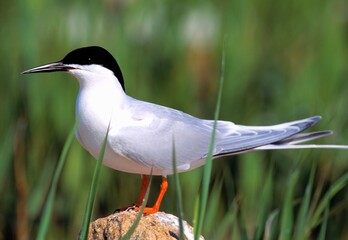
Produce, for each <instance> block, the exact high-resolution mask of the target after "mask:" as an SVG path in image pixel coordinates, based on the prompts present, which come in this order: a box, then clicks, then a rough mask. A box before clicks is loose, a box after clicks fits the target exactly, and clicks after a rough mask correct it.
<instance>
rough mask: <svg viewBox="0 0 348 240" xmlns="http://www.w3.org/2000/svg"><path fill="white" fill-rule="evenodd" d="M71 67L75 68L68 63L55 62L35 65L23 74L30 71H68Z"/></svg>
mask: <svg viewBox="0 0 348 240" xmlns="http://www.w3.org/2000/svg"><path fill="white" fill-rule="evenodd" d="M71 69H75V68H74V67H72V66H69V65H66V64H64V63H62V62H54V63H49V64H46V65H42V66H39V67H35V68H32V69H29V70H26V71H24V72H22V74H28V73H42V72H67V71H69V70H71Z"/></svg>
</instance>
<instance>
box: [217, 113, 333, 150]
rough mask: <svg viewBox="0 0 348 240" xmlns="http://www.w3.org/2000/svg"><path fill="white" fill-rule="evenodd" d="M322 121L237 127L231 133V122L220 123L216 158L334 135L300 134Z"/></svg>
mask: <svg viewBox="0 0 348 240" xmlns="http://www.w3.org/2000/svg"><path fill="white" fill-rule="evenodd" d="M320 119H321V117H320V116H315V117H311V118H306V119H303V120H298V121H293V122H287V123H282V124H278V125H273V126H262V127H255V126H242V125H235V126H237V129H236V130H235V131H234V132H231V133H229V130H228V129H230V128H231V127H230V126H229V125H230V123H229V122H219V123H220V126H219V127H218V130H219V132H220V134H219V135H218V136H217V139H216V152H215V156H219V155H229V154H236V153H240V152H245V151H248V150H252V149H255V148H258V147H260V146H265V145H269V144H273V145H290V144H297V143H301V142H306V141H310V140H313V139H316V138H320V137H323V136H326V135H330V134H332V132H331V131H320V132H311V133H300V132H302V131H304V130H305V129H307V128H310V127H312V126H313V125H314V124H316V123H317V122H319V121H320Z"/></svg>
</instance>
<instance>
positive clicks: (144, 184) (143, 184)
mask: <svg viewBox="0 0 348 240" xmlns="http://www.w3.org/2000/svg"><path fill="white" fill-rule="evenodd" d="M148 186H149V178H148V176H146V175H141V190H140V195H139V200H138V203H137V206H140V205H141V204H142V203H143V199H144V197H145V193H146V190H147V187H148Z"/></svg>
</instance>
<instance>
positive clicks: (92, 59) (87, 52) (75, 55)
mask: <svg viewBox="0 0 348 240" xmlns="http://www.w3.org/2000/svg"><path fill="white" fill-rule="evenodd" d="M61 62H62V63H63V64H80V65H91V64H98V65H102V66H103V67H105V68H107V69H109V70H111V71H112V72H113V73H114V74H115V76H116V77H117V79H118V81H119V82H120V84H121V86H122V88H123V90H125V88H124V81H123V76H122V72H121V69H120V67H119V66H118V63H117V61H116V60H115V58H114V57H113V56H112V55H111V54H110V53H109V52H108V51H107V50H105V49H104V48H102V47H98V46H91V47H83V48H78V49H75V50H73V51H71V52H70V53H68V54H67V55H66V56H65V57H64V58H63V60H62V61H61Z"/></svg>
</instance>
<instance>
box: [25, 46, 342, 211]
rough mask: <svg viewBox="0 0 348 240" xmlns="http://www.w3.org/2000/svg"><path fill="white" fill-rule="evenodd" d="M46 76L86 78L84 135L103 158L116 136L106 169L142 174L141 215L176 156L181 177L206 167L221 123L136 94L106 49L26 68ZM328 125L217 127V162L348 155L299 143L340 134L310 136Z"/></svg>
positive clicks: (79, 132) (81, 106)
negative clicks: (254, 154) (312, 151)
mask: <svg viewBox="0 0 348 240" xmlns="http://www.w3.org/2000/svg"><path fill="white" fill-rule="evenodd" d="M43 72H67V73H70V74H72V75H73V76H74V77H76V78H77V79H78V81H79V85H80V89H79V92H78V96H77V101H76V119H77V125H78V126H77V129H76V137H77V139H78V141H79V142H80V144H81V145H82V146H83V147H84V148H85V149H86V150H87V151H88V152H89V153H90V154H91V155H92V156H93V157H94V158H96V159H97V158H98V155H99V152H100V150H101V147H102V144H103V140H104V138H105V136H106V134H107V131H108V138H107V143H106V148H105V153H104V159H103V164H104V165H106V166H108V167H110V168H113V169H116V170H119V171H123V172H128V173H135V174H141V176H142V185H141V191H140V196H139V200H138V202H137V204H136V206H137V209H139V206H140V205H141V203H142V201H143V198H144V195H145V192H146V188H147V186H148V184H149V181H148V175H149V174H150V173H152V174H153V175H160V176H162V184H161V186H160V193H159V195H158V198H157V200H156V202H155V204H154V205H153V207H147V208H145V211H144V213H145V214H151V213H155V212H157V211H158V210H159V208H160V204H161V201H162V199H163V196H164V194H165V192H166V190H167V187H168V182H167V178H166V177H167V175H169V174H172V173H173V150H175V156H176V164H177V171H178V172H185V171H190V170H192V169H195V168H197V167H200V166H202V165H204V163H205V159H206V157H207V154H208V149H209V144H210V141H211V136H212V131H213V125H214V121H213V120H204V119H200V118H196V117H193V116H191V115H189V114H186V113H184V112H182V111H178V110H175V109H172V108H168V107H164V106H161V105H157V104H153V103H149V102H144V101H141V100H137V99H135V98H132V97H130V96H128V95H127V94H126V92H125V85H124V79H123V75H122V72H121V69H120V67H119V65H118V63H117V62H116V60H115V58H114V57H113V56H112V55H111V54H110V53H109V52H108V51H107V50H105V49H104V48H102V47H98V46H90V47H83V48H78V49H75V50H73V51H71V52H70V53H68V54H67V55H66V56H65V57H64V58H63V59H62V60H60V61H57V62H54V63H50V64H46V65H42V66H39V67H35V68H32V69H29V70H26V71H24V72H23V74H28V73H43ZM320 119H321V117H320V116H314V117H310V118H306V119H302V120H297V121H292V122H286V123H281V124H277V125H272V126H245V125H237V124H234V123H232V122H229V121H217V127H216V132H215V143H214V151H213V158H218V157H222V156H226V155H234V154H240V153H245V152H251V151H258V150H270V149H297V148H341V149H348V146H344V145H313V144H311V145H301V144H300V145H297V144H299V143H303V142H307V141H309V140H314V139H317V138H321V137H324V136H327V135H330V134H332V131H317V132H309V133H302V131H304V130H305V129H307V128H310V127H312V126H313V125H314V124H316V123H317V122H319V121H320Z"/></svg>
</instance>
